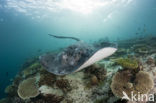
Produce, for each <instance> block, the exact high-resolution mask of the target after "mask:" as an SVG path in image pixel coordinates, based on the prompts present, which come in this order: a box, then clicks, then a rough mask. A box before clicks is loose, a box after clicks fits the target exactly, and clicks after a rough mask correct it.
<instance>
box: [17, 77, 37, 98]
mask: <svg viewBox="0 0 156 103" xmlns="http://www.w3.org/2000/svg"><path fill="white" fill-rule="evenodd" d="M17 93H18V95H19V97H20V98H22V99H29V98H33V97H36V96H37V95H39V91H38V88H37V85H36V78H28V79H26V80H24V81H22V82H21V83H20V84H19V86H18V91H17Z"/></svg>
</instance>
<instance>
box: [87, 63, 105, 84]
mask: <svg viewBox="0 0 156 103" xmlns="http://www.w3.org/2000/svg"><path fill="white" fill-rule="evenodd" d="M85 72H86V73H87V74H88V75H95V76H96V77H97V79H98V80H99V81H103V80H104V79H105V77H106V74H107V71H106V70H105V69H104V67H103V66H100V64H93V65H92V66H90V67H88V68H86V70H85Z"/></svg>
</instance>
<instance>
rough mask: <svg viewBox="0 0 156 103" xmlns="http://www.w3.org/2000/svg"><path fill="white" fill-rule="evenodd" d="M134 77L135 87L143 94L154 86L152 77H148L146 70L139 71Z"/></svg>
mask: <svg viewBox="0 0 156 103" xmlns="http://www.w3.org/2000/svg"><path fill="white" fill-rule="evenodd" d="M135 78H136V79H135V81H134V83H135V89H136V90H137V91H139V92H140V93H143V94H145V93H147V92H149V90H150V89H152V88H153V86H154V82H153V79H152V78H151V77H150V75H149V73H148V72H143V71H140V72H139V73H137V74H136V77H135Z"/></svg>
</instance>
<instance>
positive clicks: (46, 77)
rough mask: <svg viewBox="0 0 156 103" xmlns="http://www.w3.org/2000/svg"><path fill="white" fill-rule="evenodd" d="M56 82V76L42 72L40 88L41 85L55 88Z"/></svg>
mask: <svg viewBox="0 0 156 103" xmlns="http://www.w3.org/2000/svg"><path fill="white" fill-rule="evenodd" d="M55 82H56V76H55V75H53V74H51V73H49V72H47V71H46V70H42V71H40V80H39V83H38V84H39V86H41V85H47V86H53V85H54V83H55Z"/></svg>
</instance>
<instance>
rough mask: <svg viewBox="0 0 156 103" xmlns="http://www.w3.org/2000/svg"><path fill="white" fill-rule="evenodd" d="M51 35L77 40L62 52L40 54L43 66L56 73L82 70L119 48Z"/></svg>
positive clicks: (60, 37) (61, 73)
mask: <svg viewBox="0 0 156 103" xmlns="http://www.w3.org/2000/svg"><path fill="white" fill-rule="evenodd" d="M49 35H50V36H52V37H55V38H59V39H73V40H76V41H77V42H76V43H75V44H72V45H70V46H68V47H66V48H64V49H63V50H62V51H60V52H49V53H45V54H43V55H41V56H39V60H40V62H41V64H42V65H43V67H44V68H45V69H46V70H47V71H48V72H50V73H53V74H56V75H66V74H70V73H73V72H77V71H80V70H82V69H84V68H86V67H88V66H91V65H92V64H94V63H96V62H97V61H100V60H102V59H104V58H106V57H108V56H111V55H112V54H114V53H115V52H116V50H117V47H116V46H114V47H113V46H108V47H103V46H102V45H101V46H96V45H89V44H87V43H85V42H83V41H81V40H80V39H78V38H75V37H65V36H56V35H52V34H49Z"/></svg>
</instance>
